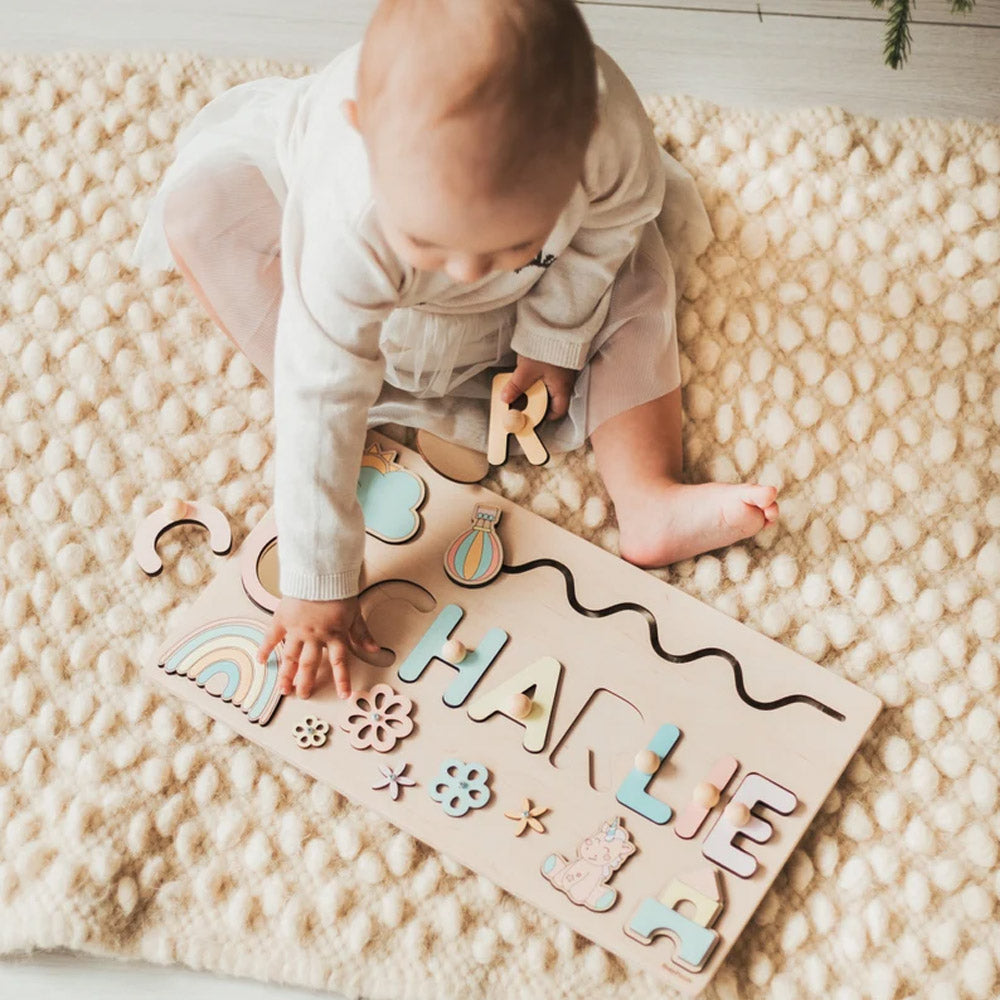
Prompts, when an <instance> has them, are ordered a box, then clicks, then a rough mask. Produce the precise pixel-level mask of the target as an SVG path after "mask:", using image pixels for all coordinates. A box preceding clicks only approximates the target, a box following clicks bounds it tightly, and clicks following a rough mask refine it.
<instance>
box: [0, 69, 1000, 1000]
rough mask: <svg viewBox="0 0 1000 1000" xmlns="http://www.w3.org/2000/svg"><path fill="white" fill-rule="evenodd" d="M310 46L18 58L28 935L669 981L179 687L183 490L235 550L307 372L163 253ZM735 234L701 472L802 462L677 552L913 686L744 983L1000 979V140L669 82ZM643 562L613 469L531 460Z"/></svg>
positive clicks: (691, 304)
mask: <svg viewBox="0 0 1000 1000" xmlns="http://www.w3.org/2000/svg"><path fill="white" fill-rule="evenodd" d="M302 71H303V68H302V67H293V66H280V65H278V64H270V63H265V62H222V61H215V62H213V61H206V60H201V59H186V58H181V57H174V56H170V57H153V56H150V57H135V58H133V57H123V58H110V59H109V58H104V57H89V56H88V57H81V56H78V55H69V56H54V57H50V58H12V57H8V58H4V59H2V60H0V350H2V354H3V363H2V367H0V403H2V409H0V476H2V484H3V494H4V499H3V507H2V509H0V544H2V551H3V560H2V563H0V615H2V629H3V631H2V639H0V644H2V645H0V829H2V835H0V952H4V953H9V952H14V951H17V950H21V949H33V948H50V947H56V946H66V947H69V948H75V949H82V950H85V951H89V952H94V953H101V954H114V955H120V956H132V957H138V956H141V957H143V958H145V959H149V960H151V961H153V962H164V963H165V962H182V963H185V964H186V965H189V966H192V967H197V968H208V969H214V970H218V971H222V972H228V973H234V974H237V975H242V976H251V977H256V978H259V979H270V980H278V981H284V982H288V983H297V984H303V985H309V986H314V987H327V988H332V989H337V990H341V991H343V992H344V993H347V994H349V995H352V996H354V995H362V996H365V997H369V998H404V997H405V998H420V1000H459V998H462V1000H477V998H486V997H490V998H504V1000H507V998H525V1000H527V998H529V997H530V998H533V1000H537V998H541V997H544V998H562V997H564V998H574V1000H575V998H581V1000H582V998H598V997H600V998H614V1000H642V998H652V997H662V996H664V995H666V994H667V993H669V991H666V990H665V989H664V988H663V987H662V986H661V985H660V984H659V983H658V982H654V981H653V980H652V979H649V978H647V977H646V976H644V975H638V974H634V973H632V972H630V971H629V970H628V969H626V968H624V967H623V966H622V965H621V964H620V963H619V962H618V961H617V960H614V959H612V958H610V957H609V956H608V955H607V954H606V953H605V952H603V951H601V950H600V949H598V948H596V947H594V946H592V945H590V944H589V943H588V942H586V941H585V940H583V939H581V938H579V937H577V936H575V935H574V934H573V933H572V932H570V931H569V930H568V929H567V928H566V927H565V926H560V925H559V924H558V923H557V922H556V921H554V920H552V919H551V918H549V917H548V916H546V915H544V914H542V913H540V912H538V911H536V910H534V909H533V908H531V907H529V906H527V905H525V904H522V903H520V902H519V901H518V900H516V899H514V898H512V897H510V896H508V895H506V894H505V893H503V892H501V891H499V890H498V889H496V888H495V887H494V886H493V885H491V884H490V883H488V882H487V881H486V880H484V879H482V878H480V877H478V876H476V875H475V874H473V873H471V872H469V871H467V870H465V869H463V868H461V867H460V866H457V865H455V864H453V863H452V862H450V861H449V860H448V859H446V858H444V857H441V856H439V855H438V854H436V853H435V852H434V851H432V850H430V849H428V848H426V847H424V846H423V845H421V844H420V843H418V842H416V841H414V840H413V839H411V838H410V837H409V836H407V835H405V834H402V833H400V832H397V831H396V830H394V829H393V828H392V827H391V826H389V825H387V824H386V823H385V822H384V821H383V820H382V819H381V818H379V817H378V816H375V815H372V814H369V813H367V812H365V811H363V810H361V809H358V808H356V807H354V806H353V805H352V804H351V803H350V802H348V801H346V800H344V799H343V798H342V797H340V796H339V795H337V794H336V793H334V792H333V791H331V790H329V789H327V788H326V787H324V786H321V785H318V784H316V783H315V782H314V781H313V780H312V779H310V778H307V777H305V776H304V775H302V774H300V773H298V772H297V771H295V770H293V769H291V768H290V767H288V766H285V765H283V764H282V763H280V762H278V761H277V760H273V759H271V758H270V757H269V756H268V755H267V754H266V753H265V752H264V751H263V750H262V749H261V748H259V747H257V746H254V745H250V744H246V743H244V742H243V741H241V740H239V739H238V738H236V737H234V735H233V734H232V733H231V732H230V731H229V730H228V729H227V728H226V727H225V726H223V725H221V724H219V723H216V722H210V721H209V720H208V719H207V717H205V716H202V715H201V714H200V713H199V712H198V711H197V710H195V709H192V708H187V709H185V708H184V707H182V704H181V702H180V700H177V701H173V700H171V699H170V698H168V697H165V696H164V694H163V692H162V691H160V690H158V689H157V690H154V689H153V688H152V687H151V686H150V685H149V684H148V683H146V682H144V681H143V680H141V678H140V674H139V662H140V660H141V658H143V657H148V656H149V655H150V654H151V653H152V651H153V650H154V649H155V648H156V646H157V645H158V643H159V641H160V640H161V638H162V637H163V635H164V633H165V630H166V627H167V626H166V619H167V615H168V614H169V612H170V611H171V609H174V608H177V607H179V606H182V605H184V604H186V603H188V602H190V601H192V600H194V598H195V597H196V595H197V594H198V593H199V590H200V588H201V587H202V586H204V585H205V584H206V583H207V582H208V581H209V580H210V579H211V578H212V576H213V575H214V573H215V571H216V570H217V569H218V566H219V564H220V562H221V560H220V559H219V558H218V557H216V556H213V555H212V554H211V552H210V551H209V548H208V545H207V536H206V534H205V532H204V531H203V530H201V529H199V528H195V527H183V528H179V529H176V530H175V531H174V532H173V533H171V534H169V535H167V536H166V537H165V538H164V539H163V540H162V541H161V544H160V552H161V555H162V556H163V559H164V563H165V567H166V568H165V571H164V573H163V575H162V576H161V577H159V578H157V579H149V578H147V577H146V576H145V575H144V574H143V573H142V571H141V570H140V569H139V567H138V566H137V565H136V564H135V563H134V562H133V561H132V559H131V556H130V546H131V542H132V535H133V531H134V529H135V526H136V524H137V523H138V521H139V520H140V519H141V518H142V517H143V516H144V515H145V514H146V513H148V512H150V511H151V510H152V509H154V508H155V507H157V506H159V505H160V503H161V502H162V501H163V499H164V498H165V497H166V496H169V495H182V496H189V497H198V498H205V499H208V500H211V502H213V503H215V504H217V505H218V506H219V507H221V508H222V510H223V511H225V512H226V514H227V515H228V517H229V518H230V520H231V522H232V524H233V527H234V536H235V538H234V549H235V547H238V545H239V544H240V543H242V541H243V539H244V538H245V537H246V535H247V533H248V531H249V530H250V528H251V527H252V526H253V525H254V524H256V523H257V521H258V520H259V519H260V517H261V516H262V515H263V514H264V512H265V510H266V509H267V507H268V506H269V505H270V503H271V482H272V480H271V475H272V462H271V451H272V448H271V441H272V427H271V403H270V394H269V390H268V387H267V386H266V385H265V384H264V383H263V381H262V380H261V379H259V378H258V377H256V374H255V373H254V372H253V370H252V369H251V367H250V366H249V364H248V363H247V362H246V361H245V360H244V359H243V358H242V356H236V355H235V353H234V348H233V347H232V346H231V344H230V342H229V341H228V340H227V339H226V337H225V336H224V335H222V334H221V333H219V332H217V331H216V330H215V329H214V328H213V327H212V325H211V324H210V323H209V322H208V321H207V320H206V318H205V316H204V315H203V314H202V311H201V309H200V307H199V306H198V305H197V303H196V302H195V301H194V300H193V298H192V296H191V295H190V294H189V293H188V292H187V290H186V289H185V288H184V287H183V286H182V285H181V283H180V280H179V279H178V278H177V277H176V276H168V275H138V274H136V273H134V272H133V271H131V270H129V268H128V267H127V263H126V262H127V260H128V256H129V252H130V248H131V245H132V241H133V240H134V238H135V235H136V232H137V226H138V224H139V222H140V220H141V219H142V218H143V213H144V207H145V203H146V200H147V198H148V197H149V195H150V193H151V191H152V189H153V186H154V185H155V183H156V181H157V179H158V178H159V176H160V175H161V172H162V171H163V169H164V167H165V166H166V164H167V163H168V162H169V160H170V158H171V141H172V138H173V136H174V134H175V133H176V131H177V129H178V128H179V126H181V125H182V124H183V123H184V122H186V121H187V120H189V119H190V117H191V116H192V115H193V113H194V112H195V111H196V109H197V108H198V107H200V106H201V105H202V104H203V103H204V102H205V101H206V100H207V99H208V98H209V97H210V96H212V95H213V94H216V93H218V92H220V91H221V90H222V89H224V88H226V87H228V86H230V85H233V84H235V83H237V82H240V81H242V80H245V79H249V78H251V77H255V76H262V75H268V74H272V73H278V72H284V73H286V74H289V75H295V74H298V73H300V72H302ZM649 107H650V111H651V113H652V115H653V118H654V120H655V123H656V127H657V129H658V134H659V135H660V137H661V138H662V139H663V140H664V141H665V142H666V144H667V146H668V148H669V149H670V151H671V152H673V153H674V154H675V155H676V156H678V157H679V159H680V160H681V161H682V162H683V163H684V164H685V165H686V166H688V167H689V168H690V169H691V170H692V171H693V172H695V174H696V175H697V177H698V179H699V185H700V187H701V190H702V192H703V196H704V198H705V201H706V203H707V205H708V207H709V210H710V212H711V216H712V220H713V224H714V226H715V229H716V233H717V236H718V240H717V242H716V243H715V244H714V245H713V246H712V247H711V249H710V250H709V251H708V252H707V253H706V254H705V255H704V257H703V258H702V259H701V260H700V262H699V263H700V267H698V268H696V270H695V272H694V273H693V275H692V278H691V282H690V284H689V288H688V292H687V296H686V301H684V302H683V303H682V306H681V313H680V330H681V343H682V350H683V354H684V358H683V373H684V382H685V386H686V393H685V405H686V412H687V425H686V440H685V443H686V449H687V456H688V463H689V468H690V474H691V477H692V478H693V479H695V480H700V479H704V478H707V477H709V476H714V477H721V478H724V479H730V480H736V479H738V478H756V479H760V480H762V481H765V482H770V483H775V484H777V485H779V486H780V487H781V495H780V501H781V510H782V517H781V520H780V523H779V525H778V526H777V527H774V528H769V529H768V530H767V531H766V532H765V533H763V534H762V535H760V536H759V537H758V538H757V540H755V541H754V542H753V543H751V544H744V545H737V546H734V547H732V548H731V549H729V550H728V551H725V552H722V553H720V554H715V555H709V556H704V557H702V558H700V559H698V560H696V561H691V562H688V563H685V564H681V565H679V566H677V567H675V568H674V569H673V570H671V571H670V572H665V573H663V574H662V575H663V577H664V578H665V579H667V580H669V581H670V582H671V583H673V584H675V585H677V586H679V587H681V588H683V589H684V590H686V591H687V592H689V593H691V594H694V595H696V596H697V597H699V598H700V599H701V600H703V601H706V602H708V603H709V604H712V605H714V606H715V607H717V608H720V609H722V610H723V611H725V612H726V613H727V614H730V615H732V616H734V617H737V618H739V619H741V620H743V621H745V622H746V623H747V624H748V625H750V626H751V627H753V628H755V629H758V630H759V631H761V632H764V633H766V634H767V635H770V636H773V637H774V638H775V639H777V640H779V641H780V642H783V643H786V644H788V645H789V646H791V647H793V648H795V649H797V650H799V651H800V652H802V653H804V654H805V655H807V656H809V657H811V658H813V659H815V660H817V661H818V662H819V663H821V664H822V665H823V666H824V667H826V668H827V669H828V670H833V671H836V672H837V673H839V674H841V675H844V676H846V677H849V678H850V679H851V680H853V681H855V682H856V683H858V684H860V685H862V686H863V687H865V688H867V689H869V690H871V691H873V692H875V693H877V694H878V695H879V696H880V697H881V698H882V699H883V700H884V701H885V702H886V706H887V707H886V710H885V712H884V713H883V715H882V716H881V718H880V719H879V720H878V722H877V724H876V728H875V730H874V732H873V734H872V736H871V738H870V739H869V740H868V741H867V742H866V743H865V744H864V745H863V746H862V748H861V751H860V753H859V755H858V757H857V758H856V759H855V762H854V764H853V765H852V766H851V768H850V769H849V771H848V772H847V774H846V775H845V777H844V779H843V780H842V781H841V782H840V784H839V786H838V788H837V789H836V790H835V792H834V793H833V794H832V795H831V797H830V799H829V800H828V802H827V803H826V805H825V807H824V809H823V810H822V812H821V813H820V815H819V816H818V817H817V820H816V822H815V823H814V824H813V826H812V828H811V830H810V831H809V833H808V834H807V835H806V837H805V838H804V840H803V841H802V843H801V844H800V845H799V847H798V849H797V850H796V851H795V853H794V854H793V856H792V859H791V860H790V862H789V864H788V865H787V867H786V868H785V870H784V871H783V872H782V873H781V874H780V875H779V877H778V879H777V881H776V882H775V884H774V887H773V889H772V890H771V892H770V893H769V895H768V896H767V898H766V900H765V902H764V904H763V906H762V907H761V908H760V910H759V911H758V913H757V915H756V917H755V918H754V919H753V921H752V922H751V924H750V925H749V926H748V928H747V931H746V933H745V934H744V936H743V937H742V939H741V941H740V942H739V943H738V944H737V946H736V947H735V949H734V950H733V952H732V954H731V955H730V957H729V960H728V962H727V964H726V966H725V967H724V968H723V970H722V971H721V972H720V974H719V976H718V977H717V980H716V984H715V986H714V987H713V988H712V989H710V990H709V992H708V994H707V995H708V996H709V997H719V998H727V1000H736V998H739V1000H763V998H768V1000H802V998H806V997H816V998H820V997H822V998H833V1000H869V998H871V1000H896V998H900V1000H902V998H929V1000H956V998H964V997H970V998H976V1000H991V998H994V997H996V996H997V995H998V989H1000V987H998V981H997V965H998V961H1000V921H998V905H997V894H998V891H1000V875H998V872H997V837H998V833H1000V821H998V818H997V769H998V768H997V765H998V761H1000V737H998V728H997V718H998V714H1000V683H998V676H997V654H998V630H1000V619H998V608H997V583H998V580H1000V546H998V543H997V539H996V537H995V535H996V530H997V527H998V526H1000V491H998V490H997V483H998V474H1000V436H998V425H1000V370H998V369H1000V346H998V345H1000V332H998V331H1000V316H998V307H1000V303H998V295H1000V292H998V263H997V262H998V260H1000V127H997V126H979V125H974V124H971V123H963V122H956V123H952V124H943V123H932V122H928V121H919V120H911V121H907V122H902V123H896V124H881V125H880V124H878V123H877V122H875V121H873V120H869V119H864V118H857V117H852V116H850V115H848V114H845V113H844V112H841V111H838V110H831V109H827V110H819V111H807V112H801V113H795V114H779V115H761V114H751V113H748V112H745V111H732V110H726V109H722V108H717V107H714V106H711V105H708V104H704V103H699V102H695V101H692V100H688V99H678V100H674V99H670V100H652V101H651V102H650V105H649ZM491 485H493V486H494V487H495V488H498V489H499V490H500V491H501V492H503V493H504V494H505V495H507V496H508V497H511V498H515V499H518V500H520V501H521V502H523V503H524V504H529V505H531V507H533V508H534V509H535V510H536V511H538V512H540V513H541V514H543V515H544V516H546V517H549V518H551V519H553V520H555V521H558V522H559V523H561V524H564V525H566V526H568V527H569V528H570V529H571V530H573V531H576V532H579V533H580V534H583V535H585V536H586V537H588V538H590V539H592V540H593V541H594V542H595V543H597V544H599V545H602V546H606V547H608V548H610V549H612V550H614V547H615V532H614V528H613V522H612V520H611V519H610V518H609V515H608V508H607V502H606V497H605V494H604V492H603V490H602V489H601V487H600V485H599V484H598V482H597V480H596V479H595V476H594V472H593V465H592V462H591V460H590V456H589V455H588V454H577V455H573V456H571V457H568V458H562V459H556V460H554V461H553V462H552V463H551V464H550V465H549V466H547V467H546V468H544V469H543V470H541V471H536V470H533V469H530V468H528V467H526V466H524V465H519V464H517V463H514V464H512V465H511V466H510V467H509V468H506V469H505V470H504V471H502V472H500V474H499V475H498V476H496V477H495V479H494V480H493V481H492V482H491Z"/></svg>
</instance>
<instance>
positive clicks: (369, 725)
mask: <svg viewBox="0 0 1000 1000" xmlns="http://www.w3.org/2000/svg"><path fill="white" fill-rule="evenodd" d="M412 708H413V702H412V701H410V699H409V698H406V697H404V696H403V695H401V694H396V692H395V691H393V689H392V688H391V687H389V685H388V684H376V685H375V686H374V687H373V688H372V689H371V691H356V692H355V693H354V694H353V695H352V696H351V703H350V708H349V709H348V713H347V721H346V722H344V723H341V726H340V728H341V729H343V730H344V732H345V733H350V734H351V746H352V747H354V749H355V750H366V749H368V747H372V748H373V749H375V750H377V751H378V752H379V753H388V752H389V751H390V750H391V749H392V748H393V747H394V746H395V745H396V743H397V742H398V741H399V740H401V739H403V737H404V736H409V735H410V733H412V732H413V720H412V719H411V718H410V710H411V709H412Z"/></svg>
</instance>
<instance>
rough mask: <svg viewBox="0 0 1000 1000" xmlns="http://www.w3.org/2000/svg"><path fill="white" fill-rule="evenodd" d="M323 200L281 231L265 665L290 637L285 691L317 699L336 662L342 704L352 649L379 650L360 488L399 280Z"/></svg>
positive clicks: (288, 216)
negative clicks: (270, 609) (368, 611)
mask: <svg viewBox="0 0 1000 1000" xmlns="http://www.w3.org/2000/svg"><path fill="white" fill-rule="evenodd" d="M369 251H370V248H369V247H368V246H367V245H366V243H365V241H364V239H363V237H362V236H361V235H360V234H359V232H358V229H357V226H356V225H354V224H347V223H343V222H338V221H337V213H336V212H335V210H334V206H333V205H332V204H331V203H330V202H329V201H328V200H326V199H324V198H323V197H322V194H321V193H318V192H315V191H312V190H311V189H306V188H305V187H304V185H303V186H302V188H300V189H295V188H292V189H290V191H289V196H288V201H287V202H286V208H285V215H284V217H283V222H282V275H283V279H284V293H283V298H282V302H281V309H280V312H279V316H278V328H277V336H276V340H275V368H274V416H275V463H274V476H275V478H274V509H275V521H276V524H277V529H278V545H279V566H280V579H279V586H280V590H281V595H282V597H281V602H280V604H279V607H278V610H277V612H276V614H275V619H274V622H273V625H272V629H271V631H270V632H269V634H268V636H267V637H266V639H265V642H264V643H262V645H261V647H260V650H259V652H258V656H259V657H260V658H265V657H266V656H267V654H268V653H269V652H270V649H271V648H273V647H274V646H275V645H276V644H277V642H278V641H279V640H280V639H281V638H282V637H284V638H285V640H286V641H285V651H284V662H283V664H282V668H281V671H280V680H281V685H282V689H283V691H284V692H285V693H290V689H291V678H292V677H293V676H294V675H295V673H296V671H298V670H300V668H301V670H300V676H299V693H300V694H302V695H304V696H308V694H309V692H310V690H311V688H312V682H313V677H314V675H315V672H316V670H317V669H318V668H319V667H320V666H321V664H322V661H323V658H324V656H328V657H329V661H330V665H331V667H332V669H333V672H334V676H335V679H336V681H337V687H338V689H339V692H340V694H341V696H342V697H343V696H346V694H347V693H349V691H350V684H349V678H348V673H347V652H348V649H349V648H352V647H353V648H355V649H372V648H373V643H372V640H371V637H370V636H369V635H368V632H367V629H366V627H365V625H364V622H363V619H362V618H361V615H360V610H359V608H358V603H357V597H356V595H357V592H358V578H359V575H360V571H361V563H362V560H363V557H364V538H365V536H364V521H363V517H362V513H361V508H360V505H359V504H358V501H357V496H356V488H357V480H358V472H359V469H360V465H361V456H362V452H363V449H364V441H365V433H366V429H367V421H368V410H369V408H370V406H371V405H372V403H373V402H374V401H375V399H376V397H377V396H378V394H379V391H380V389H381V386H382V378H383V373H384V367H385V363H384V359H383V357H382V354H381V351H380V349H379V333H380V330H381V324H382V321H383V319H384V317H385V316H386V315H387V314H388V313H389V311H390V310H391V309H392V306H393V302H394V298H395V288H396V285H395V282H394V278H393V277H392V276H390V275H389V274H388V273H387V272H386V266H385V264H384V263H383V261H382V260H381V259H379V258H378V257H377V255H375V254H373V253H371V252H369Z"/></svg>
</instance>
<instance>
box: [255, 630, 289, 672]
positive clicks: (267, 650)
mask: <svg viewBox="0 0 1000 1000" xmlns="http://www.w3.org/2000/svg"><path fill="white" fill-rule="evenodd" d="M284 634H285V627H284V625H282V624H281V622H279V621H277V620H274V621H272V622H271V627H270V628H269V629H268V630H267V632H266V633H265V635H264V638H263V639H261V641H260V645H259V646H258V647H257V662H258V663H266V662H267V658H268V657H269V656H270V655H271V650H272V649H274V647H275V646H277V645H278V643H279V642H280V641H281V638H282V636H284Z"/></svg>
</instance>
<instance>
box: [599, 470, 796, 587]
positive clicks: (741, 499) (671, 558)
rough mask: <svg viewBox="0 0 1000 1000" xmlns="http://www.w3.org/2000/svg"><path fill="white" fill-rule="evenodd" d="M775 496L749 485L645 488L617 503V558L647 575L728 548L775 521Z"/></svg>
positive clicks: (772, 491)
mask: <svg viewBox="0 0 1000 1000" xmlns="http://www.w3.org/2000/svg"><path fill="white" fill-rule="evenodd" d="M777 494H778V491H777V490H776V489H775V488H774V487H773V486H759V485H757V484H755V483H744V484H739V485H731V484H729V483H698V484H695V485H687V484H685V483H674V482H670V481H668V480H664V481H663V482H654V483H649V484H647V486H646V487H644V488H642V489H640V490H637V491H636V492H635V493H633V494H631V495H630V496H628V497H627V498H624V499H623V498H618V499H617V503H616V505H615V510H616V513H617V515H618V527H619V530H620V542H619V549H620V552H621V556H622V558H623V559H627V560H628V561H629V562H630V563H635V565H636V566H642V567H644V568H647V569H652V568H653V567H656V566H667V565H669V564H670V563H675V562H680V560H682V559H690V558H691V557H692V556H696V555H700V554H701V553H702V552H710V551H711V550H712V549H718V548H722V547H723V546H725V545H732V544H733V542H738V541H739V540H740V539H741V538H749V537H750V536H751V535H755V534H757V532H758V531H760V529H761V528H763V527H764V525H766V524H770V523H771V522H772V521H774V520H775V519H776V518H777V516H778V505H777V503H775V497H776V496H777Z"/></svg>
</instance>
